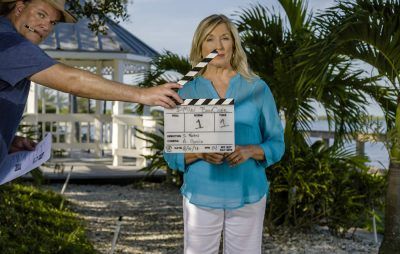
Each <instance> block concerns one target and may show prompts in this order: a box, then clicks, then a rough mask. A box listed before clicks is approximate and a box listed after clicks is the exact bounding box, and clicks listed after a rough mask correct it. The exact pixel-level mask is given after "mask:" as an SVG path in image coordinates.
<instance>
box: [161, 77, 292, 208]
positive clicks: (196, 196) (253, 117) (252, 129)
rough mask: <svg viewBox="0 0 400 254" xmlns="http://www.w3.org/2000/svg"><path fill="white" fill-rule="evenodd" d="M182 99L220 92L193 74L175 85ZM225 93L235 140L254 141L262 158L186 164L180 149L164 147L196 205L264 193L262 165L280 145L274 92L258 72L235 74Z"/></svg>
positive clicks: (246, 200) (248, 199)
mask: <svg viewBox="0 0 400 254" xmlns="http://www.w3.org/2000/svg"><path fill="white" fill-rule="evenodd" d="M179 95H180V96H181V98H184V99H199V98H219V96H218V93H217V92H216V90H215V89H214V87H213V85H212V84H211V82H210V81H209V80H207V79H205V78H203V77H198V78H196V79H194V80H193V81H191V82H189V83H187V84H186V85H185V86H184V87H183V88H182V89H180V90H179ZM225 97H226V98H234V99H235V144H236V145H241V146H244V145H259V146H260V147H261V148H262V149H263V150H264V154H265V160H264V161H256V160H254V159H249V160H247V161H246V162H244V163H242V164H239V165H238V166H235V167H229V165H228V164H227V163H226V162H224V163H223V164H220V165H215V164H210V163H208V162H206V161H204V160H197V161H195V162H193V163H191V164H189V165H185V159H184V155H183V154H179V153H178V154H176V153H164V158H165V160H166V161H167V163H168V165H169V167H170V168H172V169H177V170H180V171H182V172H184V183H183V185H182V188H181V192H182V194H183V195H184V196H185V197H186V198H188V199H189V201H190V202H191V203H193V204H195V205H198V206H203V207H209V208H223V209H235V208H239V207H242V206H244V205H245V204H251V203H255V202H257V201H259V200H260V199H261V198H262V197H263V196H264V195H266V194H267V193H268V189H269V184H268V181H267V178H266V175H265V168H266V167H268V166H270V165H272V164H274V163H275V162H277V161H279V160H280V159H281V157H282V155H283V153H284V150H285V143H284V140H283V128H282V124H281V120H280V117H279V115H278V112H277V109H276V105H275V101H274V98H273V96H272V93H271V91H270V89H269V87H268V86H267V84H266V83H265V82H264V81H262V80H261V79H259V78H256V79H254V80H253V81H252V82H248V81H247V80H246V79H245V78H243V77H242V76H241V75H240V74H237V75H236V76H234V77H233V78H232V79H231V80H230V83H229V87H228V90H227V92H226V96H225Z"/></svg>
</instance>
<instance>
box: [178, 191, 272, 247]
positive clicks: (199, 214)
mask: <svg viewBox="0 0 400 254" xmlns="http://www.w3.org/2000/svg"><path fill="white" fill-rule="evenodd" d="M265 205H266V197H265V196H264V197H263V198H262V199H261V200H260V201H258V202H257V203H254V204H249V205H245V206H244V207H241V208H239V209H234V210H225V209H210V208H204V207H199V206H196V205H194V204H191V203H189V201H188V199H187V198H185V197H183V220H184V253H185V254H217V253H218V250H219V244H220V241H221V232H223V234H224V237H223V253H224V254H260V253H261V243H262V232H263V222H264V214H265Z"/></svg>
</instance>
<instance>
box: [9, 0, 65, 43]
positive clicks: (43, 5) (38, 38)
mask: <svg viewBox="0 0 400 254" xmlns="http://www.w3.org/2000/svg"><path fill="white" fill-rule="evenodd" d="M12 15H15V16H14V18H15V22H14V26H15V28H16V29H17V31H18V32H19V33H20V34H21V35H22V36H24V37H25V38H26V39H28V40H29V41H31V42H32V43H34V44H39V43H40V42H42V41H43V40H44V39H45V38H46V37H47V36H48V35H49V34H50V33H51V32H52V31H53V28H54V26H55V25H56V24H57V22H58V21H59V20H60V18H61V13H60V12H59V11H58V10H57V9H55V8H54V7H53V6H51V5H50V4H48V3H47V2H45V1H42V0H32V1H31V2H26V3H23V1H17V3H16V7H15V9H14V12H13V14H12Z"/></svg>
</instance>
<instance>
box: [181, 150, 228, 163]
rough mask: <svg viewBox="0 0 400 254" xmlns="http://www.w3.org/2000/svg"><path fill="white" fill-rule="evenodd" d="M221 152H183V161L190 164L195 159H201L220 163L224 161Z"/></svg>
mask: <svg viewBox="0 0 400 254" xmlns="http://www.w3.org/2000/svg"><path fill="white" fill-rule="evenodd" d="M224 158H225V157H224V154H223V153H185V163H186V164H190V163H193V162H195V161H197V160H203V161H206V162H208V163H211V164H217V165H218V164H222V163H223V162H224Z"/></svg>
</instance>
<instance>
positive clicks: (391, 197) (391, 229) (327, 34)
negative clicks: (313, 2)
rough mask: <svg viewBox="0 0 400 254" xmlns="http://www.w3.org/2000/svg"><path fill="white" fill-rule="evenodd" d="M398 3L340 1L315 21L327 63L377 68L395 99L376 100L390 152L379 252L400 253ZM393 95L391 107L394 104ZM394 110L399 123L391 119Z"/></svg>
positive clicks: (322, 58) (322, 56) (322, 57)
mask: <svg viewBox="0 0 400 254" xmlns="http://www.w3.org/2000/svg"><path fill="white" fill-rule="evenodd" d="M399 13H400V1H399V0H355V1H342V2H339V3H338V4H337V5H336V6H335V7H332V8H330V9H329V10H328V11H327V12H326V13H323V15H321V16H320V17H319V18H318V19H317V21H318V22H319V23H320V26H319V28H318V32H319V33H320V34H321V35H322V37H324V42H322V43H320V44H319V45H318V46H317V47H319V48H323V49H324V52H323V54H318V56H317V58H318V59H319V60H320V61H322V62H324V61H326V60H327V59H328V58H331V57H333V56H336V55H339V56H343V57H347V58H350V59H357V60H360V61H362V62H364V63H366V64H368V65H370V66H372V67H374V68H375V70H376V72H377V74H376V77H383V78H384V81H385V82H386V83H387V84H388V85H389V86H390V88H391V89H392V91H393V92H394V95H395V96H396V97H397V109H393V108H391V107H392V105H391V104H387V103H389V101H378V102H380V103H379V104H380V106H381V108H382V109H383V111H384V112H385V116H386V119H387V126H388V133H392V134H391V135H389V138H390V141H391V142H390V143H391V149H390V153H389V154H390V166H389V178H388V187H387V192H386V193H387V194H386V210H385V233H384V239H383V242H382V244H381V246H380V250H379V252H380V253H398V251H399V250H400V144H399V140H400V139H399V137H400V103H399V101H400V93H399V78H400V75H399V74H400V15H399ZM311 51H312V49H311ZM386 89H389V88H386ZM396 97H394V96H393V97H392V98H391V100H392V104H393V103H396V101H395V98H396ZM392 112H395V123H394V124H393V121H391V118H392V117H393V113H392Z"/></svg>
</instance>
